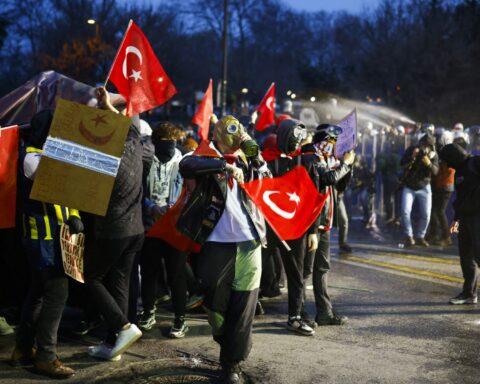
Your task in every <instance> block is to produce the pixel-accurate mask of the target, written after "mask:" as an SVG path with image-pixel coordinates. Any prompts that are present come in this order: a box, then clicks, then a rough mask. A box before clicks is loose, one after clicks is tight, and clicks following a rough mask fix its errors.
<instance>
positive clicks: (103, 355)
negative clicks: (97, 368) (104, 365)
mask: <svg viewBox="0 0 480 384" xmlns="http://www.w3.org/2000/svg"><path fill="white" fill-rule="evenodd" d="M112 349H113V347H111V346H109V345H108V344H106V343H102V344H98V345H95V346H92V347H88V351H87V352H88V354H89V355H90V356H92V357H94V358H96V359H101V360H108V361H120V360H121V358H122V355H117V356H115V357H113V356H112Z"/></svg>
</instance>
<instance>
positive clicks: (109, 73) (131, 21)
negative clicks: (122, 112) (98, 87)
mask: <svg viewBox="0 0 480 384" xmlns="http://www.w3.org/2000/svg"><path fill="white" fill-rule="evenodd" d="M132 23H133V20H132V19H130V21H129V22H128V26H127V29H126V30H125V33H124V34H123V39H122V42H121V43H120V46H119V47H118V50H117V54H116V55H115V58H114V59H113V63H115V62H116V61H117V57H118V55H119V53H120V48H122V45H123V43H124V41H125V38H126V37H127V33H128V30H129V29H130V27H131V26H132ZM112 69H113V65H112V66H111V67H110V70H109V71H108V76H107V78H106V80H105V83H104V84H103V87H104V88H105V87H106V86H107V83H108V79H109V78H110V75H111V74H112Z"/></svg>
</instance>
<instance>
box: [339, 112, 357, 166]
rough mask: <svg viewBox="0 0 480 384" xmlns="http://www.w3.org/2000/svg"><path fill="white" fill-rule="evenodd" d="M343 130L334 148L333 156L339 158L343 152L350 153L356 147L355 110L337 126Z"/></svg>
mask: <svg viewBox="0 0 480 384" xmlns="http://www.w3.org/2000/svg"><path fill="white" fill-rule="evenodd" d="M337 125H338V126H339V127H340V128H342V129H343V132H342V133H341V134H340V136H338V139H337V144H336V146H335V156H336V157H338V158H341V157H342V156H343V155H344V154H345V152H348V151H351V150H352V149H354V148H355V146H356V145H357V110H356V109H354V110H353V111H352V112H350V113H349V114H348V115H347V116H346V117H344V118H343V120H342V121H340V122H339V123H338V124H337Z"/></svg>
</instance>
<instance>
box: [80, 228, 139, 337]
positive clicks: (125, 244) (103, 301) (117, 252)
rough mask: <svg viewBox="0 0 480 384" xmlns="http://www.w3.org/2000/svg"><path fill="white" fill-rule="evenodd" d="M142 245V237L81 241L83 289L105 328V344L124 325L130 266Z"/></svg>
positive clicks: (86, 239) (126, 312)
mask: <svg viewBox="0 0 480 384" xmlns="http://www.w3.org/2000/svg"><path fill="white" fill-rule="evenodd" d="M142 244H143V234H140V235H135V236H130V237H124V238H120V239H97V240H94V239H91V240H89V239H88V237H85V263H84V269H85V285H86V287H87V289H88V290H89V292H90V295H91V300H92V302H93V303H94V305H95V306H96V308H97V310H98V311H99V312H100V313H101V314H102V315H103V318H104V319H105V322H106V323H107V325H108V330H109V334H108V337H107V340H106V341H107V343H109V344H114V343H115V335H116V333H118V332H119V331H120V330H121V328H122V327H123V326H124V325H126V324H128V322H129V321H128V318H127V314H128V293H129V285H130V275H131V271H132V265H133V261H134V258H135V255H136V253H137V252H139V251H140V249H141V247H142Z"/></svg>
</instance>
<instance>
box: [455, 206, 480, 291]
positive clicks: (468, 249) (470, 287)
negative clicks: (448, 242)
mask: <svg viewBox="0 0 480 384" xmlns="http://www.w3.org/2000/svg"><path fill="white" fill-rule="evenodd" d="M479 234H480V215H479V214H477V215H475V216H469V217H462V218H461V219H460V228H459V232H458V250H459V253H460V266H461V267H462V273H463V278H464V279H465V280H464V283H463V293H464V294H466V295H468V296H477V281H478V272H477V267H478V266H479V265H480V264H479V263H480V236H479Z"/></svg>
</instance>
